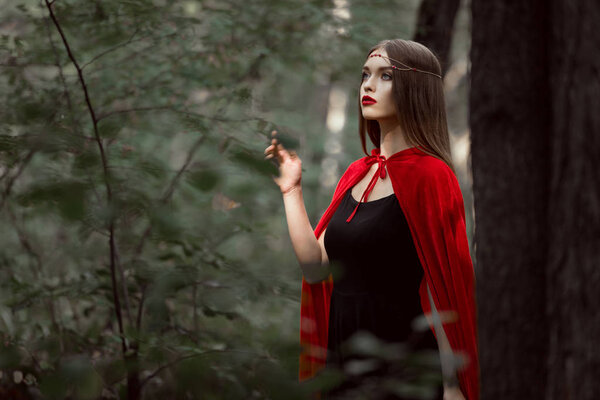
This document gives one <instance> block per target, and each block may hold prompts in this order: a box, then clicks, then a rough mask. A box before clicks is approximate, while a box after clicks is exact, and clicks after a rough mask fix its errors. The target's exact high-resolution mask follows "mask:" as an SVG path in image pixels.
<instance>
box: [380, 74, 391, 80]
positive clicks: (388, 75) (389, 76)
mask: <svg viewBox="0 0 600 400" xmlns="http://www.w3.org/2000/svg"><path fill="white" fill-rule="evenodd" d="M381 76H387V77H388V78H390V79H392V75H390V74H387V73H386V74H383V75H381Z"/></svg>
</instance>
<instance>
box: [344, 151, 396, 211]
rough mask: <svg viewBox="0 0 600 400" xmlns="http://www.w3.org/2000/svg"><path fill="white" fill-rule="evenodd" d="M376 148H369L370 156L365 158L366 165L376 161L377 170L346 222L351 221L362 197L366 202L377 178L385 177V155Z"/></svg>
mask: <svg viewBox="0 0 600 400" xmlns="http://www.w3.org/2000/svg"><path fill="white" fill-rule="evenodd" d="M378 150H379V149H373V150H371V156H370V157H369V158H368V159H367V165H368V166H369V167H370V166H371V165H372V164H373V163H375V162H377V163H378V164H379V165H378V166H377V171H375V174H373V177H372V178H371V181H370V182H369V184H368V185H367V188H366V189H365V191H364V193H363V195H362V196H361V197H360V200H359V201H358V204H357V205H356V207H355V208H354V211H352V214H350V216H349V217H348V219H347V220H346V222H350V221H352V218H353V217H354V214H356V211H357V210H358V206H360V204H361V203H362V202H363V199H364V201H365V202H367V200H368V198H369V194H371V192H372V191H373V188H374V187H375V184H376V183H377V178H381V179H385V177H386V172H385V162H386V158H385V156H382V155H380V154H379V151H378Z"/></svg>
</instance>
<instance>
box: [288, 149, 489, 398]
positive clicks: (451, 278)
mask: <svg viewBox="0 0 600 400" xmlns="http://www.w3.org/2000/svg"><path fill="white" fill-rule="evenodd" d="M373 163H379V166H378V170H377V172H376V173H375V174H374V175H373V178H372V180H371V182H370V183H369V185H368V186H367V188H366V190H365V192H364V194H363V195H362V197H361V199H360V201H361V202H362V201H363V199H364V201H367V199H368V195H369V193H370V192H371V190H372V189H373V187H374V185H375V183H376V182H377V179H378V178H382V179H385V176H386V169H387V173H388V174H389V177H390V179H391V180H392V186H393V188H394V193H395V194H396V198H397V199H398V201H399V204H400V207H401V208H402V210H403V212H404V215H405V217H406V220H407V222H408V225H409V227H410V231H411V234H412V238H413V241H414V244H415V248H416V250H417V254H418V256H419V260H420V262H421V265H422V266H423V270H424V274H423V280H422V281H421V285H420V286H419V295H420V298H421V307H422V309H423V313H424V314H427V313H429V312H430V311H431V306H430V303H429V297H428V295H427V286H426V285H428V286H429V288H430V291H431V295H432V297H433V301H434V304H435V306H436V308H437V311H438V312H445V311H451V310H454V311H456V312H457V313H458V320H457V321H454V322H445V323H443V327H444V332H445V333H446V336H447V337H448V341H449V343H450V347H451V348H452V350H453V352H454V353H455V354H456V353H462V355H464V356H466V357H467V360H466V361H467V365H466V366H465V368H463V369H460V370H458V371H457V375H458V380H459V384H460V389H461V391H462V393H463V394H464V396H465V398H466V400H478V399H479V360H478V348H477V323H476V312H477V306H476V300H475V274H474V270H473V264H472V261H471V256H470V254H469V243H468V239H467V233H466V227H465V209H464V203H463V197H462V193H461V191H460V187H459V184H458V180H457V179H456V176H455V175H454V173H453V172H452V170H451V169H450V167H448V165H447V164H446V163H445V162H444V161H442V160H440V159H438V158H436V157H433V156H430V155H428V154H426V153H425V152H423V151H421V150H420V149H418V148H417V147H411V148H408V149H405V150H402V151H400V152H397V153H395V154H393V155H391V156H390V157H389V158H387V159H385V157H383V156H381V155H380V153H379V149H378V148H375V149H373V150H371V156H365V157H363V158H361V159H358V160H356V161H354V162H353V163H352V164H350V166H349V167H348V168H347V169H346V171H345V172H344V174H343V175H342V177H341V178H340V180H339V182H338V184H337V186H336V188H335V191H334V194H333V199H332V201H331V204H330V205H329V207H328V208H327V210H325V213H324V214H323V216H322V217H321V220H320V221H319V223H318V225H317V227H316V228H315V230H314V233H315V236H316V237H317V239H318V238H319V236H320V235H321V233H322V232H323V230H325V228H326V227H327V224H328V223H329V221H330V220H331V217H332V216H333V214H334V212H335V210H336V209H337V207H338V205H339V204H340V202H341V200H342V198H343V197H344V195H345V193H346V191H347V190H349V189H351V188H352V187H353V186H354V185H355V184H356V183H357V182H359V181H360V180H361V179H362V178H363V177H364V176H365V175H366V174H367V172H368V171H369V169H370V168H371V165H372V164H373ZM359 206H360V202H359V204H358V205H357V208H356V209H355V210H354V212H353V213H352V214H351V215H350V217H349V218H348V221H349V220H351V219H352V217H353V216H354V213H356V212H360V207H359ZM398 256H399V257H400V256H401V255H400V254H399V255H398ZM332 288H333V278H332V276H331V275H329V278H328V279H327V280H325V281H323V282H318V283H314V284H310V283H308V282H307V281H306V280H305V279H304V277H303V278H302V298H301V307H300V344H301V346H302V350H301V353H300V370H299V380H300V381H303V380H306V379H308V378H311V377H313V376H314V375H315V374H316V373H317V372H318V371H319V370H320V369H321V368H322V367H324V365H325V362H326V356H327V330H328V322H329V300H330V297H331V290H332ZM430 328H431V330H432V332H433V334H434V335H435V330H434V328H433V325H431V324H430ZM436 337H437V336H436Z"/></svg>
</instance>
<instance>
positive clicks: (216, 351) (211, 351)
mask: <svg viewBox="0 0 600 400" xmlns="http://www.w3.org/2000/svg"><path fill="white" fill-rule="evenodd" d="M214 353H246V354H252V355H255V356H257V357H258V358H261V359H266V360H272V359H273V357H270V356H268V355H261V354H257V353H253V352H251V351H244V350H207V351H205V352H203V353H197V354H188V355H186V356H181V357H179V358H177V359H175V360H173V361H171V362H170V363H168V364H165V365H163V366H162V367H160V368H158V369H157V370H156V371H154V372H153V373H151V374H150V375H148V376H147V377H146V378H144V380H142V382H141V383H140V385H141V386H144V385H145V384H146V383H148V381H150V380H151V379H152V378H154V377H156V376H157V375H158V374H160V373H161V372H162V371H164V370H165V369H167V368H170V367H172V366H173V365H175V364H177V363H180V362H181V361H185V360H189V359H190V358H196V357H202V356H205V355H208V354H214Z"/></svg>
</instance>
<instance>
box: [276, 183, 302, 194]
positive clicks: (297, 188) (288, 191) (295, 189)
mask: <svg viewBox="0 0 600 400" xmlns="http://www.w3.org/2000/svg"><path fill="white" fill-rule="evenodd" d="M301 189H302V187H301V186H300V185H294V186H292V187H290V188H287V189H285V190H282V191H281V194H282V195H283V196H289V195H291V194H294V193H296V192H299V191H300V190H301Z"/></svg>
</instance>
